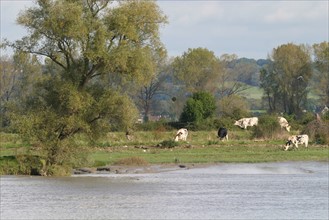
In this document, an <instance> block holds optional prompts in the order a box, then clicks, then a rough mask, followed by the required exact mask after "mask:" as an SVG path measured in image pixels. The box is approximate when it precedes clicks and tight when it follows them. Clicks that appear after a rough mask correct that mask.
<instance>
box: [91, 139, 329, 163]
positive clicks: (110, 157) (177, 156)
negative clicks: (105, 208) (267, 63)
mask: <svg viewBox="0 0 329 220" xmlns="http://www.w3.org/2000/svg"><path fill="white" fill-rule="evenodd" d="M281 146H282V145H278V144H268V143H263V142H262V143H259V142H258V143H256V144H255V143H254V142H253V141H246V142H244V143H241V144H239V143H235V141H231V142H230V141H229V142H226V143H225V144H223V143H221V144H220V145H210V146H209V145H206V146H204V147H202V146H189V145H186V146H180V147H175V148H170V149H158V148H149V149H146V150H145V149H138V148H128V149H116V150H113V151H112V152H106V151H95V152H94V153H93V154H92V157H93V158H94V160H95V164H102V165H111V164H113V163H115V161H117V160H119V159H121V158H126V157H133V156H137V157H140V158H143V159H144V160H145V161H148V162H149V163H154V164H158V163H175V162H177V161H178V162H180V163H220V162H222V163H232V162H241V163H257V162H275V161H311V160H314V161H328V153H329V151H328V150H329V149H328V146H310V147H309V148H307V149H306V148H303V147H300V149H298V150H291V151H283V148H282V147H281Z"/></svg>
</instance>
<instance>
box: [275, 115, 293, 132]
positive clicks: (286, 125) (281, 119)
mask: <svg viewBox="0 0 329 220" xmlns="http://www.w3.org/2000/svg"><path fill="white" fill-rule="evenodd" d="M278 121H279V124H280V126H281V128H285V129H286V130H287V131H288V132H290V128H291V126H290V125H289V123H288V121H287V119H285V118H284V117H280V116H279V117H278Z"/></svg>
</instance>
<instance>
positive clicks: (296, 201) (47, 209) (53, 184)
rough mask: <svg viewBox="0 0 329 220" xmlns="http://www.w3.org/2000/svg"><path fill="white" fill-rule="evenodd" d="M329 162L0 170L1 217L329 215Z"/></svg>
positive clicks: (87, 217) (169, 217)
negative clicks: (150, 169) (112, 170)
mask: <svg viewBox="0 0 329 220" xmlns="http://www.w3.org/2000/svg"><path fill="white" fill-rule="evenodd" d="M328 178H329V172H328V163H327V162H285V163H260V164H218V165H214V166H210V167H205V168H193V169H180V170H172V171H168V172H160V173H152V174H106V175H105V174H92V175H79V176H78V175H77V176H71V177H64V178H54V177H26V176H2V177H1V215H0V219H2V220H3V219H319V220H320V219H328V218H329V213H328V203H329V202H328V196H329V192H328Z"/></svg>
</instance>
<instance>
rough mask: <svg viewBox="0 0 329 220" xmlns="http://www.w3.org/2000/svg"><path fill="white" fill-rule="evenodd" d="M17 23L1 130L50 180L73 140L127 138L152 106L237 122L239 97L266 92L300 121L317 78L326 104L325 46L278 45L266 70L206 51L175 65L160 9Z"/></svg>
mask: <svg viewBox="0 0 329 220" xmlns="http://www.w3.org/2000/svg"><path fill="white" fill-rule="evenodd" d="M18 23H19V24H21V25H23V26H24V27H26V28H27V29H28V31H29V34H28V35H27V36H26V37H24V38H22V39H21V40H18V41H16V42H9V41H4V42H2V43H1V47H7V46H9V47H11V48H13V49H14V50H15V55H14V56H13V57H10V58H8V57H1V70H0V74H1V76H0V77H1V109H0V110H1V112H0V113H1V120H2V126H9V125H10V126H11V129H13V131H15V132H19V133H20V134H23V135H25V137H27V138H29V139H32V140H33V141H34V142H35V143H37V144H38V145H40V146H42V148H41V149H42V151H41V153H40V154H41V156H42V157H43V158H45V161H46V162H45V167H44V174H45V175H46V174H51V173H52V172H55V171H54V170H56V167H58V166H60V167H65V166H67V167H71V166H73V165H72V164H71V163H72V161H73V160H72V158H71V157H72V155H75V154H73V152H74V151H76V150H78V149H79V148H78V146H77V145H75V142H74V136H75V135H76V134H78V133H85V134H87V136H89V137H91V138H93V137H95V136H99V135H100V134H102V133H104V132H107V131H109V130H119V129H120V130H129V129H130V128H131V126H133V124H134V123H135V121H136V119H137V117H138V114H139V112H141V113H143V114H144V116H145V118H146V119H147V116H149V115H150V114H151V113H152V112H153V111H154V109H152V108H154V106H155V105H154V104H155V103H156V105H157V106H158V108H159V109H161V108H162V109H165V108H164V107H165V106H166V108H167V109H168V110H167V112H172V113H173V115H174V116H176V118H177V119H178V118H179V116H180V120H181V121H184V122H188V121H189V120H191V119H190V117H191V116H192V118H193V117H194V119H195V120H201V119H203V118H206V117H208V116H210V113H209V112H211V111H212V110H213V109H214V108H217V107H218V108H217V109H219V112H218V114H220V115H222V116H223V115H224V116H229V117H237V114H232V112H233V113H234V112H236V111H237V110H239V111H240V112H241V109H245V110H247V104H246V102H245V101H244V100H243V98H241V97H240V96H239V94H240V93H241V92H242V91H244V90H246V89H247V84H249V85H258V84H260V86H261V88H263V90H264V97H265V99H266V100H267V103H268V109H269V110H270V111H283V112H285V113H288V114H292V113H299V112H300V111H301V109H303V108H304V107H305V106H306V105H307V94H308V93H309V90H310V88H311V86H312V85H310V81H311V79H314V80H313V81H314V82H317V83H316V88H317V90H316V91H317V92H318V95H319V96H320V97H321V101H322V103H321V104H327V105H328V104H329V103H328V96H329V94H328V84H329V77H328V74H329V73H328V60H329V57H328V54H329V53H328V50H329V49H328V42H323V43H321V44H315V45H313V48H309V47H306V46H305V45H294V44H286V45H281V46H279V47H278V48H276V49H274V50H273V53H272V55H271V56H270V57H269V59H268V60H262V61H260V63H262V64H261V65H260V66H261V67H262V70H261V71H259V67H257V68H254V67H253V66H250V65H249V64H248V65H249V66H248V65H242V66H241V63H238V62H237V57H236V56H235V55H228V54H224V55H222V56H220V57H217V56H215V54H214V53H213V52H212V51H210V50H208V49H206V48H195V49H189V50H188V51H186V52H185V53H183V55H182V56H178V57H175V58H170V59H168V58H167V56H166V50H165V48H164V45H163V44H162V43H161V41H160V37H159V36H160V33H159V28H160V27H161V25H164V24H166V23H167V18H166V16H165V15H164V14H163V13H162V11H161V10H160V8H159V7H158V6H157V4H156V2H154V1H138V0H136V1H119V2H117V1H110V0H102V1H99V0H79V1H71V0H65V1H57V0H38V1H36V5H35V6H33V7H31V8H29V9H27V10H26V11H24V12H23V13H21V14H20V15H19V17H18ZM311 49H312V50H311ZM312 56H313V59H311V57H312ZM259 74H260V81H258V80H257V78H258V77H257V76H258V75H259ZM313 88H314V87H313ZM209 94H210V96H209ZM209 97H214V100H213V99H212V98H209ZM189 98H190V99H189ZM186 100H188V101H187V102H186ZM216 100H218V103H215V106H214V105H213V104H214V103H213V102H216ZM194 108H196V109H198V110H199V113H195V112H193V111H191V109H192V110H193V109H194ZM209 108H210V109H209ZM182 112H183V113H182ZM181 113H182V114H181ZM191 114H192V115H191ZM193 114H196V115H193ZM211 115H212V114H211ZM194 119H193V120H194Z"/></svg>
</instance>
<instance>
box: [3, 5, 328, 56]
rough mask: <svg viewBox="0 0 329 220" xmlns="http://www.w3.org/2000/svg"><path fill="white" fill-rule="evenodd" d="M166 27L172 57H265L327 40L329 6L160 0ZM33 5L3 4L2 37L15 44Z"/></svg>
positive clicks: (164, 37)
mask: <svg viewBox="0 0 329 220" xmlns="http://www.w3.org/2000/svg"><path fill="white" fill-rule="evenodd" d="M157 3H158V5H159V7H160V8H161V10H162V11H163V12H164V14H165V15H167V16H168V19H169V24H167V25H166V26H165V27H162V28H161V30H160V31H161V39H162V41H163V43H164V44H165V46H166V48H167V50H168V54H169V55H170V56H177V55H181V54H183V53H184V52H185V51H187V49H188V48H197V47H205V48H207V49H209V50H212V51H214V52H215V54H216V55H217V56H220V55H222V54H223V53H229V54H232V53H235V54H237V55H238V56H239V57H249V58H256V59H257V58H266V56H267V54H268V53H270V52H271V51H272V49H273V48H276V47H278V46H280V45H282V44H286V43H289V42H293V43H296V44H314V43H319V42H322V41H328V26H329V24H328V7H329V2H328V1H327V0H323V1H321V0H320V1H244V0H242V1H220V0H219V1H214V0H211V1H201V0H200V1H195V0H194V1H182V0H179V1H174V0H159V1H157ZM32 4H33V1H1V38H8V39H10V40H16V39H18V38H20V37H22V36H23V35H25V34H26V31H25V30H24V29H23V28H22V27H19V26H18V25H16V24H15V20H16V17H17V14H18V12H19V11H20V10H22V9H24V8H25V7H27V6H31V5H32Z"/></svg>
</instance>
